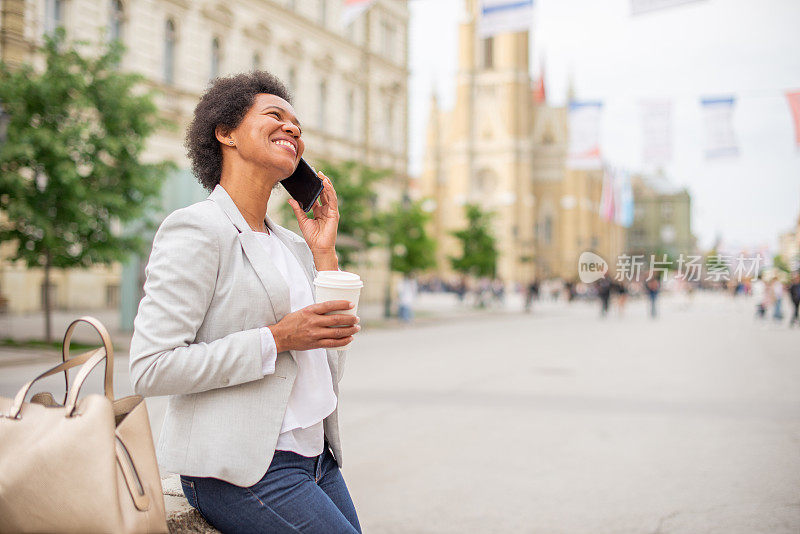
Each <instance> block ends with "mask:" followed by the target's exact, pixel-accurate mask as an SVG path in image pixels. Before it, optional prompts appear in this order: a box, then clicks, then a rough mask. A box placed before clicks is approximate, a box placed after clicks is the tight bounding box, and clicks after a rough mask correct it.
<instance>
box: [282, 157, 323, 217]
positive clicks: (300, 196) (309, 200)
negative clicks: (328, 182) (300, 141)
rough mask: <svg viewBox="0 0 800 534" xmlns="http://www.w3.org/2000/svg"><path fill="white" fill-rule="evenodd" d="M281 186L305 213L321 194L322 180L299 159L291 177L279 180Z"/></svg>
mask: <svg viewBox="0 0 800 534" xmlns="http://www.w3.org/2000/svg"><path fill="white" fill-rule="evenodd" d="M281 185H282V186H283V187H284V189H286V191H287V192H288V193H289V194H290V195H291V196H292V198H293V199H295V200H296V201H297V203H298V204H300V209H302V210H303V211H305V212H307V211H309V210H310V209H311V207H312V206H313V205H314V202H316V201H317V198H319V195H320V193H322V180H321V179H320V177H319V176H317V173H316V171H315V170H314V168H313V167H312V166H311V165H309V164H308V163H307V162H306V160H304V159H303V158H300V163H298V164H297V169H295V171H294V172H293V173H292V175H291V176H289V177H288V178H284V179H283V180H281Z"/></svg>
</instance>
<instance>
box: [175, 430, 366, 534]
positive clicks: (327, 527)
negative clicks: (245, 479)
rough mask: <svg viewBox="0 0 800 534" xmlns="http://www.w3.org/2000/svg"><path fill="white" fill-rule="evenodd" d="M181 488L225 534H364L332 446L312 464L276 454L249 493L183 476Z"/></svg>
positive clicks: (213, 480) (212, 480)
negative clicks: (256, 533) (281, 533)
mask: <svg viewBox="0 0 800 534" xmlns="http://www.w3.org/2000/svg"><path fill="white" fill-rule="evenodd" d="M181 486H182V487H183V494H184V495H186V499H187V500H188V501H189V504H191V505H192V506H193V507H194V508H196V509H197V510H198V511H200V513H201V514H202V515H203V517H204V518H205V519H206V521H208V522H209V523H211V525H213V526H214V527H215V528H216V529H217V530H219V531H221V532H225V533H227V532H243V533H254V532H276V533H278V532H287V533H288V532H303V533H320V534H338V533H347V534H354V533H356V532H357V533H360V532H361V526H360V525H359V524H358V516H357V515H356V509H355V506H353V501H352V500H351V499H350V493H349V492H348V491H347V486H346V485H345V483H344V478H342V473H341V472H340V471H339V466H338V465H336V460H334V458H333V455H332V454H331V453H330V451H329V450H328V447H327V445H326V446H325V450H324V452H323V453H322V454H320V455H319V456H316V457H313V458H307V457H305V456H300V455H299V454H295V453H293V452H289V451H275V456H274V457H273V458H272V463H271V464H270V466H269V469H268V470H267V472H266V474H265V475H264V477H263V478H262V479H261V480H260V481H258V482H256V483H255V484H253V485H252V486H250V487H249V488H244V487H240V486H235V485H233V484H230V483H228V482H225V481H222V480H219V479H216V478H200V477H189V476H181Z"/></svg>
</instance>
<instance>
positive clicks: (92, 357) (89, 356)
mask: <svg viewBox="0 0 800 534" xmlns="http://www.w3.org/2000/svg"><path fill="white" fill-rule="evenodd" d="M105 357H106V352H105V349H94V350H90V351H89V352H84V353H83V354H81V355H80V356H75V357H74V358H70V359H69V360H67V361H65V362H61V363H60V364H58V365H56V366H55V367H53V368H52V369H48V370H47V371H45V372H44V373H42V374H40V375H39V376H37V377H36V378H34V379H33V380H31V381H30V382H28V383H27V384H25V385H24V386H22V387H21V388H20V390H19V391H18V392H17V396H16V397H14V403H13V404H12V405H11V410H10V411H9V412H8V413H7V414H3V417H6V418H8V419H21V417H20V415H19V413H20V411H22V404H23V403H24V402H25V397H26V396H27V395H28V391H30V389H31V386H33V384H34V383H35V382H37V381H39V380H41V379H42V378H46V377H48V376H52V375H54V374H57V373H60V372H62V371H66V370H67V369H71V368H73V367H77V366H78V365H81V364H83V363H87V362H90V363H91V364H92V365H91V367H92V368H93V367H94V366H95V365H97V364H98V363H99V362H100V361H101V360H103V359H105ZM84 378H85V377H84Z"/></svg>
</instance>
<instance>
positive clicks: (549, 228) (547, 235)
mask: <svg viewBox="0 0 800 534" xmlns="http://www.w3.org/2000/svg"><path fill="white" fill-rule="evenodd" d="M542 237H543V238H544V242H545V244H547V245H550V244H552V242H553V217H552V216H551V215H547V216H545V218H544V236H542Z"/></svg>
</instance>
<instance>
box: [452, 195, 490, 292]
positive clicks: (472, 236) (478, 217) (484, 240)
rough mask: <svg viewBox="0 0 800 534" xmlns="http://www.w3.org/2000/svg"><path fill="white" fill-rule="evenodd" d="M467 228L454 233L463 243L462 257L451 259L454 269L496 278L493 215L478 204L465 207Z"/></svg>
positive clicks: (477, 275)
mask: <svg viewBox="0 0 800 534" xmlns="http://www.w3.org/2000/svg"><path fill="white" fill-rule="evenodd" d="M464 210H465V212H466V216H467V227H466V228H465V229H463V230H458V231H456V232H453V233H452V235H453V236H455V237H456V238H457V239H458V240H459V241H460V242H461V250H462V252H461V256H460V257H453V256H451V257H450V264H451V265H452V267H453V269H454V270H456V271H458V272H460V273H462V274H465V275H471V276H476V277H484V276H488V277H491V278H494V276H495V274H496V273H497V258H498V251H497V240H496V239H495V237H494V236H493V235H492V232H491V222H492V216H493V214H492V213H490V212H485V211H483V210H481V208H480V207H479V206H478V205H477V204H467V205H465V206H464Z"/></svg>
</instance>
